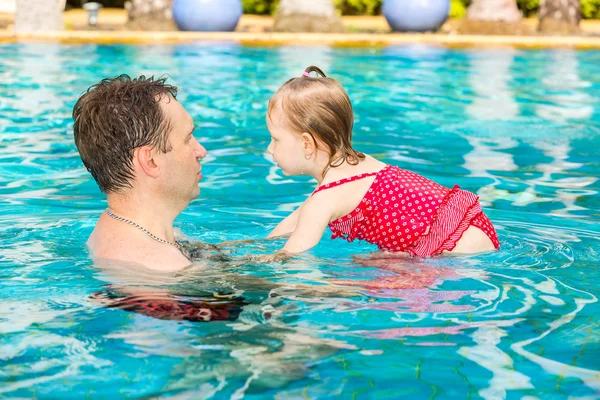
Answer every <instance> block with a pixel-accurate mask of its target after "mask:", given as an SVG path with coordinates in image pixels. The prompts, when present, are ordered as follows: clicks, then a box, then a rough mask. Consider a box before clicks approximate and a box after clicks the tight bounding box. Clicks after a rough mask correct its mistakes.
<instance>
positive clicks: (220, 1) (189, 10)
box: [173, 0, 242, 32]
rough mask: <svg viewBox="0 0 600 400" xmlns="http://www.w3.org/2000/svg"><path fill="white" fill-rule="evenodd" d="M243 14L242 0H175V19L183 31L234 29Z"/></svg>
mask: <svg viewBox="0 0 600 400" xmlns="http://www.w3.org/2000/svg"><path fill="white" fill-rule="evenodd" d="M241 16H242V2H241V1H240V0H174V1H173V19H174V20H175V23H176V24H177V27H179V29H180V30H182V31H205V32H216V31H234V30H235V27H236V25H237V23H238V21H239V20H240V17H241Z"/></svg>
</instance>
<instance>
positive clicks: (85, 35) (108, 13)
mask: <svg viewBox="0 0 600 400" xmlns="http://www.w3.org/2000/svg"><path fill="white" fill-rule="evenodd" d="M0 17H1V16H0ZM10 18H11V16H7V15H4V20H5V21H7V20H8V21H9V22H8V23H6V24H5V26H4V29H0V43H6V42H60V43H106V44H109V43H135V44H152V43H178V42H194V41H218V42H238V43H242V44H244V45H254V46H278V45H329V46H336V47H385V46H388V45H399V44H437V45H441V46H447V47H497V46H510V47H518V48H548V47H549V48H556V47H558V48H577V49H600V21H598V20H595V21H582V23H581V30H582V35H581V36H542V35H527V36H495V35H494V36H492V35H463V34H456V33H454V32H453V29H452V26H451V25H452V21H450V23H449V24H448V25H450V27H446V26H445V27H442V29H441V31H442V32H444V33H423V34H415V33H389V27H388V25H387V22H386V21H385V19H384V18H383V17H381V16H379V17H343V20H344V24H345V25H346V27H347V29H348V31H349V33H343V34H315V33H274V32H270V27H271V26H272V23H273V19H272V18H271V17H269V16H255V15H244V16H243V17H242V19H241V20H240V23H239V24H238V29H237V31H236V32H180V31H134V30H127V29H126V25H125V23H126V21H127V15H126V13H125V12H124V10H115V9H106V10H102V11H101V13H100V20H99V27H98V28H94V29H90V28H89V27H87V26H86V14H85V12H84V11H83V10H71V11H67V12H65V13H64V20H65V25H66V29H65V30H64V31H60V32H42V33H28V34H16V33H14V32H13V31H12V24H11V23H10V22H12V21H10ZM524 23H525V24H527V25H529V26H530V27H532V28H533V27H535V24H536V23H537V21H536V20H535V19H526V20H524ZM365 32H368V33H365Z"/></svg>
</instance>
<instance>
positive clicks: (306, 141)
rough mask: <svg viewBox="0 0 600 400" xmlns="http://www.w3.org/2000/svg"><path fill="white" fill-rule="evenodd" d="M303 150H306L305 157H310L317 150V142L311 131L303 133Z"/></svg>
mask: <svg viewBox="0 0 600 400" xmlns="http://www.w3.org/2000/svg"><path fill="white" fill-rule="evenodd" d="M302 150H304V157H308V158H310V156H312V155H313V154H314V153H316V152H317V143H316V142H315V139H314V138H313V136H312V135H311V134H310V133H307V132H303V133H302ZM308 158H307V159H308Z"/></svg>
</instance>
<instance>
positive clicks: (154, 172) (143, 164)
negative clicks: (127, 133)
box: [133, 146, 160, 178]
mask: <svg viewBox="0 0 600 400" xmlns="http://www.w3.org/2000/svg"><path fill="white" fill-rule="evenodd" d="M133 158H134V160H135V161H136V163H137V164H138V165H139V166H140V168H141V169H142V171H144V172H145V173H146V175H148V176H149V177H151V178H157V177H158V175H159V174H160V167H159V166H158V165H156V160H155V159H154V158H155V151H154V149H153V148H152V147H150V146H141V147H138V148H136V149H135V150H134V152H133Z"/></svg>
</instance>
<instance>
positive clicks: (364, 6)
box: [334, 0, 382, 15]
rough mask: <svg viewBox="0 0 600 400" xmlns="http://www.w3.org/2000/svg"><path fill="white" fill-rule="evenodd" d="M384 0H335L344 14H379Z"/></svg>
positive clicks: (337, 6)
mask: <svg viewBox="0 0 600 400" xmlns="http://www.w3.org/2000/svg"><path fill="white" fill-rule="evenodd" d="M381 3H382V0H335V1H334V4H335V6H336V8H337V9H338V10H339V11H340V12H341V13H342V15H377V14H380V13H381Z"/></svg>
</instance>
